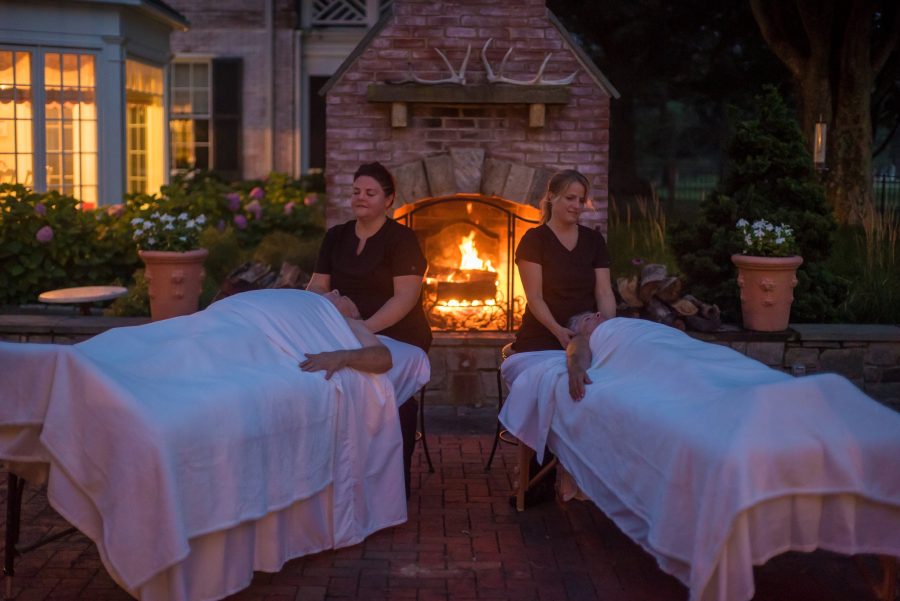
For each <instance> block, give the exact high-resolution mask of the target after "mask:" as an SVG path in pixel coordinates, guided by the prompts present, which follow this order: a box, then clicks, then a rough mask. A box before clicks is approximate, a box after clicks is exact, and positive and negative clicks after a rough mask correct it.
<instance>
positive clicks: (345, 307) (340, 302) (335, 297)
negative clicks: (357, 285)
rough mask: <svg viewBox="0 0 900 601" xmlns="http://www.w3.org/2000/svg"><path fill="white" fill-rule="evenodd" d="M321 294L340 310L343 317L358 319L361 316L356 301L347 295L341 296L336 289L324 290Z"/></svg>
mask: <svg viewBox="0 0 900 601" xmlns="http://www.w3.org/2000/svg"><path fill="white" fill-rule="evenodd" d="M322 296H324V297H325V298H327V299H328V300H329V301H331V304H332V305H334V306H335V307H337V310H338V311H340V313H341V315H343V316H344V317H349V318H350V319H359V318H360V317H361V316H360V314H359V309H358V308H357V307H356V303H354V302H353V301H352V300H350V299H349V298H348V297H346V296H343V295H342V294H341V293H340V292H338V291H337V290H332V291H331V292H326V293H325V294H323V295H322Z"/></svg>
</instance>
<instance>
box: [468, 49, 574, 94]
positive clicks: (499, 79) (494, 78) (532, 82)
mask: <svg viewBox="0 0 900 601" xmlns="http://www.w3.org/2000/svg"><path fill="white" fill-rule="evenodd" d="M493 39H494V38H489V39H488V41H487V42H485V43H484V47H482V49H481V61H482V62H483V63H484V70H485V71H486V72H487V80H488V81H489V82H490V83H510V84H514V85H517V86H539V85H540V86H564V85H567V84H570V83H572V82H573V81H574V80H575V76H576V75H578V71H575V72H574V73H572V74H571V75H569V76H568V77H563V78H562V79H544V69H545V68H546V67H547V63H548V62H550V56H551V55H552V54H553V53H552V52H551V53H549V54H547V56H546V57H545V58H544V62H542V63H541V68H540V69H538V72H537V75H535V76H534V78H533V79H529V80H521V79H510V78H509V77H506V76H504V75H503V69H504V68H505V67H506V61H507V59H508V58H509V57H510V55H511V54H512V51H513V49H512V47H510V49H509V50H507V51H506V54H505V55H504V56H503V60H502V61H500V70H499V72H498V73H497V74H496V75H495V74H494V70H493V69H491V63H490V62H488V59H487V49H488V46H490V45H491V42H492V41H493Z"/></svg>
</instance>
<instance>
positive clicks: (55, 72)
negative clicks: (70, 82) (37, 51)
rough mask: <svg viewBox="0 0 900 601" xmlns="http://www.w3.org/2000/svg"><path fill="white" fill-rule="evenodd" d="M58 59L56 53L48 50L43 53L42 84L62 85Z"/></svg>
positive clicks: (49, 85)
mask: <svg viewBox="0 0 900 601" xmlns="http://www.w3.org/2000/svg"><path fill="white" fill-rule="evenodd" d="M59 61H60V58H59V55H58V54H55V53H52V52H48V53H47V54H45V55H44V84H45V85H47V86H48V87H51V86H61V85H62V72H61V71H60V66H59Z"/></svg>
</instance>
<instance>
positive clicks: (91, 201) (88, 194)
mask: <svg viewBox="0 0 900 601" xmlns="http://www.w3.org/2000/svg"><path fill="white" fill-rule="evenodd" d="M81 202H83V203H85V204H86V205H90V206H88V207H86V208H93V207H96V206H97V186H82V187H81Z"/></svg>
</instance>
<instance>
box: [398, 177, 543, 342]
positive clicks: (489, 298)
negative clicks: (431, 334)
mask: <svg viewBox="0 0 900 601" xmlns="http://www.w3.org/2000/svg"><path fill="white" fill-rule="evenodd" d="M394 219H396V220H397V221H399V222H401V223H404V224H405V225H407V226H409V227H410V228H412V230H413V231H414V232H415V233H416V236H417V237H418V239H419V244H421V246H422V250H423V252H424V253H425V258H426V259H427V260H428V273H427V274H426V275H425V285H424V295H423V297H424V300H423V302H424V306H425V307H424V308H425V313H426V315H427V316H428V320H429V322H430V323H431V327H432V329H433V330H436V331H446V332H466V331H495V332H496V331H502V332H509V331H513V330H516V329H517V328H518V327H519V325H521V322H522V315H523V314H524V312H525V295H524V291H523V289H522V282H521V280H520V279H519V274H518V271H517V270H516V269H515V264H514V256H515V255H514V253H515V248H516V245H518V243H519V240H521V238H522V235H523V234H524V233H525V232H526V231H528V230H529V229H531V228H532V227H534V226H536V225H537V224H538V223H539V221H540V211H539V210H538V209H536V208H534V207H532V206H530V205H523V204H519V203H516V202H512V201H509V200H506V199H504V198H500V197H497V196H483V195H480V194H456V195H452V196H443V197H439V198H426V199H423V200H419V201H417V202H414V203H411V204H408V205H405V206H403V207H401V208H399V209H397V210H396V211H395V212H394Z"/></svg>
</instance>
